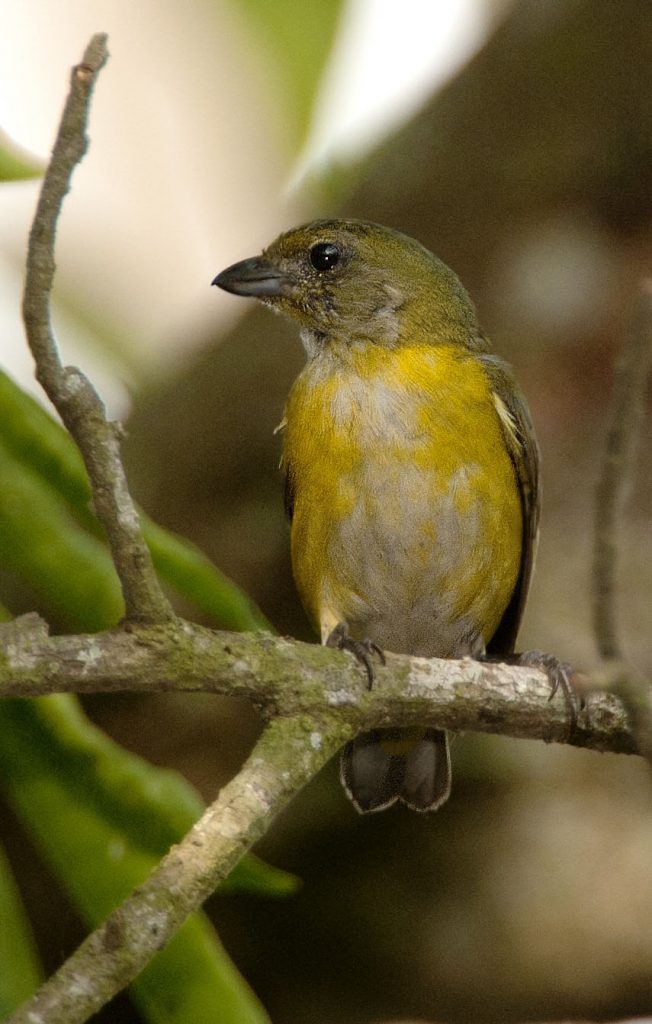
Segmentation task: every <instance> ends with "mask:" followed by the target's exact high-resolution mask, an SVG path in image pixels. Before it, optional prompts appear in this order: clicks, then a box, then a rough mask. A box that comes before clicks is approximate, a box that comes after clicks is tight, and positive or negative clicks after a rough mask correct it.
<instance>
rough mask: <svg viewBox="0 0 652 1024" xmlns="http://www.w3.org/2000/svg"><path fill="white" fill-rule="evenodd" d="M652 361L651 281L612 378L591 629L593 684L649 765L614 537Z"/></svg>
mask: <svg viewBox="0 0 652 1024" xmlns="http://www.w3.org/2000/svg"><path fill="white" fill-rule="evenodd" d="M651 362H652V279H650V278H648V279H647V280H645V281H644V282H643V285H642V289H641V295H640V297H639V299H638V302H637V304H636V306H635V309H634V312H633V314H632V317H631V321H630V324H629V328H628V331H627V335H626V337H625V342H624V344H623V347H622V350H621V352H620V355H619V357H618V360H617V362H616V366H615V374H614V389H613V398H612V401H611V408H610V412H609V417H608V423H609V427H608V431H607V438H606V442H605V447H604V454H603V459H602V469H601V473H600V479H599V482H598V486H597V489H596V506H595V534H594V544H593V630H594V634H595V639H596V644H597V647H598V650H599V652H600V654H601V656H602V657H603V658H604V659H605V663H604V665H603V667H602V669H601V672H600V674H596V676H595V678H594V680H593V682H594V685H596V686H598V687H600V688H603V689H609V690H611V691H612V692H613V693H617V694H618V696H619V697H621V699H622V701H623V703H624V704H625V706H626V708H627V711H628V713H629V716H630V719H631V723H632V730H633V732H634V736H635V737H636V743H637V746H638V749H639V750H640V752H641V753H642V754H643V755H644V756H645V757H646V758H647V760H648V761H649V763H650V764H651V765H652V687H651V686H650V683H649V682H648V681H647V680H645V679H643V678H642V677H641V676H640V674H639V673H638V672H636V671H635V670H634V669H633V668H632V667H631V666H630V665H628V664H626V662H625V660H624V655H623V648H622V645H621V643H620V640H619V638H618V631H617V627H616V599H615V577H616V555H617V544H616V537H617V532H618V524H619V519H620V513H621V510H622V507H623V504H624V501H625V495H626V492H627V488H628V486H629V484H630V482H631V477H632V472H633V466H634V452H635V450H636V444H637V441H638V439H639V437H640V433H641V423H642V421H643V412H644V408H645V395H646V391H647V383H648V377H649V373H650V363H651Z"/></svg>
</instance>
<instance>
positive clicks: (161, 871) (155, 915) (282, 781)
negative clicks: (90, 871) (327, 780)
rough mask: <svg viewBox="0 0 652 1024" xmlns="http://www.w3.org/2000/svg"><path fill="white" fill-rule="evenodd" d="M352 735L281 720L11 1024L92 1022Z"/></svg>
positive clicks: (320, 722) (321, 722)
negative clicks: (157, 863)
mask: <svg viewBox="0 0 652 1024" xmlns="http://www.w3.org/2000/svg"><path fill="white" fill-rule="evenodd" d="M349 736H350V732H349V731H348V730H346V728H342V726H341V725H338V724H337V723H336V722H335V721H334V720H333V719H332V718H329V717H328V716H322V717H321V718H319V719H316V720H312V719H310V718H308V717H307V716H302V717H301V718H300V719H289V718H277V719H275V721H274V722H273V723H271V724H270V725H269V726H268V727H267V728H266V730H265V731H264V732H263V735H262V736H261V738H260V740H259V741H258V743H257V744H256V746H255V747H254V749H253V751H252V752H251V754H250V756H249V758H248V760H247V762H246V764H245V765H244V767H243V768H242V770H241V772H240V773H239V774H238V775H237V776H236V778H235V779H233V781H232V782H230V783H229V784H228V785H227V786H225V787H224V789H223V790H222V792H221V793H220V795H219V797H218V799H217V800H216V801H215V803H214V804H212V806H211V807H209V808H208V810H207V811H206V812H205V814H204V815H203V816H202V818H201V819H200V820H199V821H198V822H197V823H196V824H195V825H194V827H193V828H192V829H191V830H190V832H189V833H188V834H187V835H186V836H185V838H184V839H183V840H182V841H181V842H180V843H179V844H178V845H177V846H173V847H172V849H171V850H170V852H169V853H168V855H167V856H166V857H165V858H164V859H163V860H162V861H161V863H160V864H159V866H158V867H157V868H156V869H155V870H154V871H153V872H152V874H151V875H150V877H149V878H148V879H147V881H146V882H144V883H143V884H142V885H141V886H139V887H138V888H137V889H136V890H134V892H133V893H132V895H131V896H130V897H129V898H128V899H127V900H125V902H124V903H123V904H122V905H121V906H120V907H118V908H117V909H116V910H114V911H113V912H112V913H111V914H110V915H109V917H108V918H107V919H106V920H105V921H104V923H103V924H102V925H100V927H99V928H98V929H97V930H96V931H95V932H93V933H92V935H90V936H89V937H88V938H87V939H86V940H85V941H84V942H83V943H82V944H81V946H80V947H79V948H78V949H77V951H76V952H75V953H73V955H72V956H71V957H70V958H69V959H68V960H67V961H66V963H65V964H63V966H62V967H61V968H60V969H59V970H58V971H57V972H56V974H54V975H52V977H51V978H50V979H49V980H48V981H47V982H45V984H44V985H43V986H42V987H41V988H40V989H39V990H38V992H37V993H36V995H35V996H34V997H33V998H32V999H31V1000H30V1001H29V1002H28V1003H26V1004H25V1005H24V1006H22V1007H21V1008H19V1009H18V1010H17V1011H16V1012H15V1013H14V1014H13V1016H11V1017H10V1018H9V1019H8V1021H7V1024H81V1022H83V1021H86V1020H88V1018H89V1017H90V1016H91V1015H92V1014H93V1013H95V1012H96V1011H97V1010H99V1009H100V1007H101V1006H104V1004H105V1003H107V1002H108V1001H109V1000H110V999H111V998H112V997H113V996H114V995H116V994H117V993H118V992H119V991H121V989H122V988H124V987H125V985H127V984H128V983H129V982H130V981H132V979H133V978H135V977H136V975H137V974H139V973H140V971H141V970H142V969H143V967H144V966H145V965H146V964H147V963H148V961H149V960H151V958H152V956H153V955H154V954H155V953H156V952H157V951H158V950H159V949H161V948H162V947H163V946H164V945H165V944H166V943H167V942H168V941H169V939H170V938H171V937H172V936H173V935H174V933H175V932H176V931H177V929H178V928H179V927H180V926H181V925H182V924H183V922H184V920H185V919H186V918H187V917H188V915H189V914H190V913H192V911H193V910H196V909H197V908H198V907H199V906H200V905H201V904H202V903H203V901H204V900H205V899H206V898H207V897H208V896H209V895H210V894H211V893H212V892H213V891H214V889H215V888H216V886H217V885H218V883H219V882H220V881H221V880H222V879H223V878H225V877H226V875H227V874H228V873H229V871H230V870H231V868H232V867H233V866H234V864H235V863H236V862H237V861H238V860H239V858H240V857H241V856H242V855H243V854H244V853H245V852H246V850H247V849H248V848H249V847H250V846H251V844H252V843H253V842H255V841H256V839H258V838H259V837H260V836H261V835H262V834H263V832H264V831H265V829H266V828H267V827H268V826H269V824H270V822H271V821H272V820H273V819H274V818H275V817H276V816H277V815H278V813H279V811H280V810H281V809H282V808H283V807H284V806H285V804H286V803H287V802H288V801H289V800H290V798H291V797H292V796H294V794H295V793H297V792H298V791H299V790H300V789H301V788H302V786H303V785H304V784H305V783H306V782H308V780H309V779H311V778H312V777H313V775H315V774H316V772H318V771H319V769H320V768H321V767H322V765H324V764H325V763H326V761H327V760H328V759H329V758H330V757H331V756H332V755H333V754H334V753H335V751H336V750H337V748H338V747H339V746H340V745H341V743H342V742H343V741H344V740H346V739H347V738H349Z"/></svg>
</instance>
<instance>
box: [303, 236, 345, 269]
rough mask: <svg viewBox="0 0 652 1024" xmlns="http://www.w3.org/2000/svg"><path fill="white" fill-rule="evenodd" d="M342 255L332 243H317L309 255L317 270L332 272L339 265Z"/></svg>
mask: <svg viewBox="0 0 652 1024" xmlns="http://www.w3.org/2000/svg"><path fill="white" fill-rule="evenodd" d="M340 255H341V254H340V250H339V249H338V248H337V246H336V245H333V243H332V242H317V245H313V247H312V249H311V250H310V253H309V256H310V262H311V263H312V265H313V267H314V268H315V270H332V269H333V267H334V266H335V264H336V263H339V260H340Z"/></svg>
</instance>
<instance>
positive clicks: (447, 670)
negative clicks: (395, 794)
mask: <svg viewBox="0 0 652 1024" xmlns="http://www.w3.org/2000/svg"><path fill="white" fill-rule="evenodd" d="M0 652H2V655H1V656H0V696H7V697H8V696H14V697H16V696H21V697H25V696H36V695H39V694H44V693H60V692H66V691H67V692H74V693H100V692H105V693H109V692H116V691H130V692H134V693H137V692H141V693H143V692H149V693H152V692H161V691H168V690H176V691H198V690H202V691H204V692H210V693H222V694H229V695H231V696H234V697H244V698H246V699H248V700H250V701H251V702H252V703H253V704H255V705H256V706H257V707H258V708H260V709H261V711H262V712H263V713H264V714H265V715H266V716H268V717H271V716H273V715H275V714H279V713H280V714H285V715H301V714H307V715H309V716H312V717H316V716H318V715H319V714H320V713H321V712H322V711H323V710H324V709H331V710H332V711H334V712H335V711H336V713H337V716H338V720H339V721H341V722H342V723H346V725H347V726H349V727H351V728H354V729H356V730H358V731H363V730H364V729H372V728H376V727H379V726H382V725H386V724H387V723H388V722H391V724H392V725H395V726H401V725H403V726H421V727H423V726H428V725H432V726H440V727H442V728H447V729H451V730H453V731H457V732H461V731H476V732H491V733H500V734H502V735H505V736H512V737H518V738H523V739H540V740H545V741H547V742H559V743H566V742H568V743H572V744H573V745H575V746H580V747H589V748H591V749H594V750H611V751H614V752H622V753H634V752H635V751H636V745H635V743H634V741H633V739H632V736H631V733H630V732H629V729H628V725H627V717H626V715H625V712H624V710H623V707H622V705H621V704H620V702H619V701H618V700H617V699H616V698H615V697H613V696H611V695H610V694H603V695H600V696H598V695H595V696H592V697H591V698H590V701H589V703H588V706H587V708H586V710H585V711H584V712H582V713H580V715H579V719H578V723H577V727H576V728H575V729H573V730H572V735H569V727H568V708H567V706H566V702H565V700H564V698H563V695H562V694H561V693H560V694H559V695H558V697H557V698H556V699H555V700H553V701H550V700H549V697H550V682H549V680H548V679H547V677H546V676H545V675H544V674H543V673H542V672H541V671H539V670H538V669H536V668H532V667H528V668H523V667H516V666H513V665H498V664H496V665H494V664H486V663H483V662H477V661H473V660H471V659H469V658H465V659H462V660H459V661H441V660H437V659H432V660H427V659H425V658H409V657H406V656H404V655H393V654H388V655H387V665H386V666H382V665H378V666H377V667H376V684H375V686H374V688H373V690H372V691H371V692H370V691H369V690H367V688H366V685H365V679H366V677H365V675H364V672H363V671H362V670H361V668H360V666H359V665H358V663H357V662H356V661H355V659H354V658H352V657H351V656H350V655H348V654H343V653H342V652H339V651H334V650H331V649H330V648H325V647H320V646H317V645H316V644H305V643H300V642H299V641H295V640H289V639H287V638H285V637H274V636H270V635H269V634H268V633H254V634H252V633H218V632H214V631H212V630H209V629H206V628H204V627H202V626H196V625H193V624H192V623H189V622H183V621H181V620H177V621H175V622H171V623H168V624H166V625H162V626H135V625H134V626H131V627H130V628H129V629H128V630H115V631H111V632H107V633H97V634H93V635H90V636H53V637H49V636H48V635H47V627H46V625H45V623H44V622H43V621H42V620H40V619H39V617H38V616H37V615H35V614H30V615H27V616H23V618H22V619H17V620H15V621H14V622H11V623H6V624H4V625H0Z"/></svg>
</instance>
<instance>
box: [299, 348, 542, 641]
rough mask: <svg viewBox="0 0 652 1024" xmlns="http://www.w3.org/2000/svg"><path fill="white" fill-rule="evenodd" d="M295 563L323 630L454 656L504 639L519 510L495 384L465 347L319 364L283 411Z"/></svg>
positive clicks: (517, 557)
mask: <svg viewBox="0 0 652 1024" xmlns="http://www.w3.org/2000/svg"><path fill="white" fill-rule="evenodd" d="M286 421H287V428H286V434H285V445H284V453H283V466H284V469H285V471H286V473H288V474H289V477H290V481H291V485H292V489H293V493H294V516H293V521H292V561H293V567H294V574H295V578H296V582H297V586H298V589H299V593H300V596H301V598H302V601H303V603H304V606H305V607H306V610H307V612H308V614H309V615H310V617H311V619H312V620H313V622H314V624H315V626H316V627H317V628H318V629H320V630H321V632H322V636H323V635H324V634H325V633H328V632H330V630H331V629H332V628H333V626H334V625H335V624H336V623H337V622H339V621H346V622H347V624H348V625H349V628H350V630H351V633H352V635H354V636H356V635H357V636H360V637H368V638H369V639H372V640H374V641H375V642H376V643H378V644H380V645H381V646H383V647H386V648H387V649H389V650H395V651H405V652H408V653H413V654H425V655H432V656H436V655H439V656H442V657H449V656H455V655H459V654H463V653H468V652H471V653H473V652H476V651H478V650H480V649H481V648H482V646H483V645H484V644H485V643H487V642H488V641H489V640H490V638H491V636H492V634H493V632H494V631H495V629H496V627H497V625H498V623H499V621H500V619H501V617H502V614H503V612H504V610H505V608H506V606H507V604H508V602H509V599H510V596H511V594H512V591H513V589H514V585H515V582H516V579H517V577H518V572H519V567H520V561H521V544H522V540H521V538H522V519H521V503H520V497H519V492H518V486H517V482H516V477H515V473H514V470H513V467H512V463H511V460H510V458H509V455H508V452H507V449H506V446H505V442H504V437H503V430H502V427H501V424H500V419H499V416H498V413H497V410H496V405H495V401H494V396H493V394H492V391H491V387H490V384H489V380H488V378H487V376H486V374H485V372H484V369H483V367H482V365H481V363H480V362H479V361H478V360H477V359H476V358H474V357H473V354H472V353H470V352H467V351H466V350H464V349H460V348H459V347H443V346H438V347H433V346H402V347H400V348H397V349H394V350H393V349H390V348H386V347H382V346H373V345H364V346H360V347H359V348H357V349H353V350H350V349H347V350H346V351H340V352H333V351H329V350H328V349H326V350H325V351H324V353H323V354H321V355H318V356H317V357H315V358H314V359H312V360H311V361H310V362H309V363H308V365H307V366H306V367H305V369H304V371H303V372H302V373H301V375H300V376H299V377H298V379H297V381H296V382H295V385H294V387H293V389H292V392H291V394H290V396H289V399H288V404H287V408H286Z"/></svg>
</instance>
